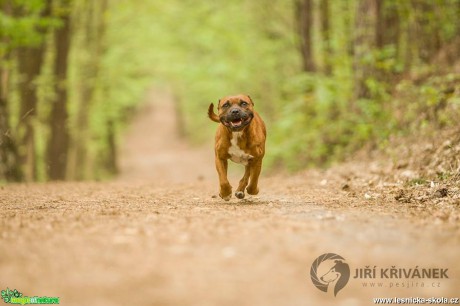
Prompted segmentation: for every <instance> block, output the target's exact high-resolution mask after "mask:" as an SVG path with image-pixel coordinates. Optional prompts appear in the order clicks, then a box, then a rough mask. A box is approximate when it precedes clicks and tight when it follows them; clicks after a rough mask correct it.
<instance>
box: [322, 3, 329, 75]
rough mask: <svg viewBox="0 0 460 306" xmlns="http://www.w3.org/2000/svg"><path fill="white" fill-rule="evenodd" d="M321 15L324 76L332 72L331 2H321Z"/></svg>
mask: <svg viewBox="0 0 460 306" xmlns="http://www.w3.org/2000/svg"><path fill="white" fill-rule="evenodd" d="M320 15H321V36H322V40H323V41H322V44H323V50H322V53H323V58H324V67H323V70H324V74H326V75H330V74H331V72H332V66H331V60H330V57H331V55H332V51H331V42H330V39H331V38H330V22H329V0H322V1H321V2H320Z"/></svg>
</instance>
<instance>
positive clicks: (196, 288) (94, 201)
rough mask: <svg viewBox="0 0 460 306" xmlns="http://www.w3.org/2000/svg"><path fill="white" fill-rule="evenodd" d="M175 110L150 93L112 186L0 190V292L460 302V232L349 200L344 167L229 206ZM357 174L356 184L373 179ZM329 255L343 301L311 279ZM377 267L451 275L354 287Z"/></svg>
mask: <svg viewBox="0 0 460 306" xmlns="http://www.w3.org/2000/svg"><path fill="white" fill-rule="evenodd" d="M159 105H161V107H160V109H162V110H163V111H162V112H161V113H160V112H158V110H159V107H158V106H159ZM173 112H174V108H173V104H172V103H171V100H170V99H169V98H168V96H167V95H162V96H161V95H158V94H155V95H153V94H152V95H151V96H150V98H149V102H148V103H147V104H146V108H145V109H144V111H143V112H142V113H141V115H140V117H139V118H137V120H136V121H135V124H134V125H133V127H132V130H131V131H130V132H129V133H128V135H127V146H126V147H125V148H124V151H123V152H122V164H121V168H122V170H123V172H122V175H121V176H120V178H119V179H117V180H115V181H112V182H107V183H49V184H17V185H8V186H4V187H1V189H0V201H1V208H2V209H1V211H0V272H1V274H0V275H1V276H0V289H2V290H3V289H6V288H7V287H8V288H10V289H18V290H19V291H21V292H23V293H24V295H28V296H58V297H60V298H61V304H62V305H197V306H198V305H199V306H203V305H229V306H230V305H232V306H233V305H373V302H372V298H373V297H424V298H428V297H459V296H460V294H459V292H460V265H459V264H458V258H459V256H458V255H459V251H460V232H459V228H458V225H456V224H452V223H446V222H438V221H439V219H438V218H436V217H435V216H430V215H427V214H426V213H425V212H424V210H421V209H419V208H417V207H411V206H410V205H401V204H400V203H398V202H396V201H394V200H393V201H392V200H391V199H387V198H370V196H364V195H365V194H366V193H365V191H364V190H360V189H355V190H353V192H349V191H343V190H342V189H344V188H343V186H342V185H343V182H344V175H345V174H344V173H345V172H347V171H349V170H347V169H343V168H336V169H333V170H330V171H326V172H324V171H309V172H305V173H301V174H297V175H294V176H283V175H276V176H272V177H267V176H263V177H262V180H261V194H260V195H259V196H256V197H252V198H248V199H245V200H242V201H240V200H236V199H232V200H231V201H230V202H224V201H222V200H220V199H219V198H216V197H213V196H214V195H215V194H216V191H217V190H216V186H217V182H216V178H215V174H214V166H213V160H212V148H208V147H205V148H201V149H193V148H191V147H189V146H188V145H187V144H184V143H183V142H182V141H180V139H179V138H178V137H177V136H175V135H176V133H175V126H176V125H175V121H174V117H173V116H172V115H171V114H172V113H173ZM158 126H161V129H158ZM359 167H360V166H359V165H358V164H357V165H356V167H355V168H353V169H352V170H353V172H354V173H355V174H356V173H357V174H356V176H358V177H359V173H360V171H366V169H365V168H359ZM354 179H357V178H354ZM233 182H234V184H236V181H235V180H233ZM324 253H336V254H339V255H341V256H343V257H344V258H345V260H346V262H347V263H348V264H349V267H350V269H351V274H352V275H351V278H350V280H349V282H348V284H347V285H346V286H345V288H343V290H341V291H340V292H339V293H338V294H337V297H333V296H330V293H329V294H326V293H324V292H322V291H320V290H318V289H316V288H315V287H314V286H313V284H312V282H311V280H310V266H311V265H312V263H313V261H314V260H315V259H316V258H317V257H318V256H319V255H321V254H324ZM324 264H325V265H326V263H324ZM374 266H376V270H377V271H378V273H377V274H379V271H380V269H381V268H392V267H393V266H394V267H396V268H397V269H406V270H408V269H414V268H416V267H418V268H419V269H433V268H443V269H448V272H447V275H448V276H449V278H448V279H445V278H442V279H427V278H424V279H418V278H413V279H405V278H388V279H381V278H380V276H379V275H377V278H376V279H355V278H353V276H354V275H355V270H356V269H361V268H362V269H364V268H366V267H371V268H373V267H374ZM320 270H321V271H319V272H318V274H321V275H323V274H325V272H327V269H326V270H325V268H324V267H323V266H320ZM373 282H375V283H379V282H380V283H382V286H383V287H373V288H370V287H369V286H371V285H370V283H373ZM363 283H368V284H367V286H368V287H363V286H364V285H363ZM376 286H377V285H376ZM390 286H391V287H390ZM396 286H398V288H396ZM422 286H423V287H422ZM407 287H409V288H407Z"/></svg>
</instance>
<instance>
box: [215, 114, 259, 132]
mask: <svg viewBox="0 0 460 306" xmlns="http://www.w3.org/2000/svg"><path fill="white" fill-rule="evenodd" d="M251 120H252V116H247V117H246V118H243V117H239V118H233V119H230V120H226V119H223V120H221V121H222V123H223V124H224V125H225V126H226V127H228V128H230V129H232V130H239V129H242V128H243V127H245V126H246V125H248V124H249V123H250V122H251Z"/></svg>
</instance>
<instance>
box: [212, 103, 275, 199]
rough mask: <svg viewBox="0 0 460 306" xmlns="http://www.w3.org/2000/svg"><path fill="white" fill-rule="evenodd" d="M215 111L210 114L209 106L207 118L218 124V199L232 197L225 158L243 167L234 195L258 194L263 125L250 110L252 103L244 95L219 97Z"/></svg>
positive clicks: (216, 151) (262, 154)
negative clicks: (242, 173)
mask: <svg viewBox="0 0 460 306" xmlns="http://www.w3.org/2000/svg"><path fill="white" fill-rule="evenodd" d="M217 109H218V113H219V115H216V114H215V113H214V104H212V103H211V105H209V108H208V116H209V118H210V119H211V120H212V121H215V122H219V123H220V124H219V127H218V128H217V132H216V145H215V153H216V169H217V173H218V175H219V183H220V192H219V196H220V197H221V198H222V199H224V200H225V201H228V200H230V198H231V197H232V186H231V185H230V183H229V182H228V179H227V167H228V161H227V160H228V159H231V160H232V161H233V162H235V163H239V164H243V165H245V167H246V168H245V171H244V176H243V178H242V179H241V180H240V184H239V185H238V189H237V190H236V192H235V196H236V197H237V198H239V199H243V198H244V189H246V190H247V192H248V194H252V195H255V194H258V193H259V188H258V187H257V182H258V180H259V175H260V171H261V169H262V158H263V157H264V154H265V138H266V136H267V135H266V131H265V123H264V122H263V120H262V118H260V116H259V115H258V114H257V113H256V112H255V111H254V102H252V100H251V98H250V97H249V96H247V95H237V96H228V97H225V98H222V99H220V100H219V105H218V106H217ZM249 180H250V181H249ZM248 184H249V186H248ZM246 187H247V188H246Z"/></svg>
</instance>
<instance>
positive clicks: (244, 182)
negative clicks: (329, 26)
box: [235, 165, 251, 199]
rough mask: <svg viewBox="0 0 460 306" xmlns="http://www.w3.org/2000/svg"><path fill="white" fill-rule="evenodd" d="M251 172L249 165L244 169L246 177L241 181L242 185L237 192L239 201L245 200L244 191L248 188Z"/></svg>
mask: <svg viewBox="0 0 460 306" xmlns="http://www.w3.org/2000/svg"><path fill="white" fill-rule="evenodd" d="M250 172H251V170H250V166H249V165H248V166H246V167H245V169H244V176H243V178H242V179H241V180H240V184H239V185H238V189H237V190H236V192H235V196H236V197H237V198H238V199H243V198H244V189H246V187H247V186H248V182H249V174H250Z"/></svg>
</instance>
